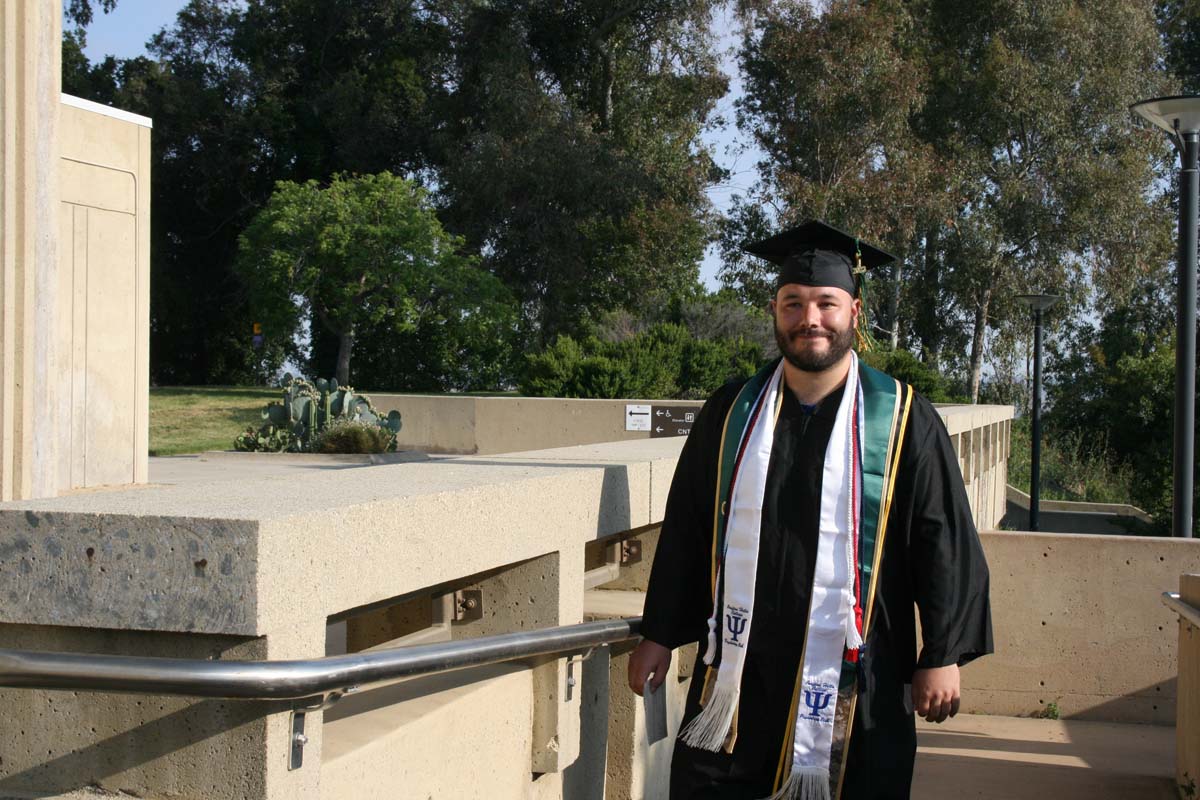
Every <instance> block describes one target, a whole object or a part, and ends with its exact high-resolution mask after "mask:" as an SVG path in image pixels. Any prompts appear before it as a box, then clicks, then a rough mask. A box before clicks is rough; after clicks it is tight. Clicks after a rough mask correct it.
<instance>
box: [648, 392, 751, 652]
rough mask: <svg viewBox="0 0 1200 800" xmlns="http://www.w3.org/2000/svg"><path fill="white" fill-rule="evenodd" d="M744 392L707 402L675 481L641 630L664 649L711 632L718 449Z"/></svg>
mask: <svg viewBox="0 0 1200 800" xmlns="http://www.w3.org/2000/svg"><path fill="white" fill-rule="evenodd" d="M739 388H740V387H739V385H737V384H727V385H726V386H724V387H722V388H721V389H718V390H717V392H716V393H715V394H714V395H713V396H712V397H710V398H709V400H708V402H706V403H705V404H704V408H703V409H701V411H700V414H699V415H698V417H697V418H696V423H695V425H694V426H693V427H692V432H691V434H690V435H689V436H688V438H687V441H686V442H685V443H684V446H683V450H682V452H681V453H680V454H679V462H678V464H677V465H676V468H675V476H674V478H673V479H672V480H671V490H670V492H669V494H668V495H667V506H666V512H665V514H664V517H663V524H662V532H661V533H660V534H659V538H658V549H657V551H656V552H655V554H654V565H653V566H652V567H651V569H650V582H649V585H648V586H647V588H646V602H645V610H644V611H643V612H642V627H641V634H642V636H643V637H644V638H646V639H649V640H651V641H653V642H657V643H658V644H661V645H663V646H664V647H669V648H672V649H674V648H676V647H679V646H681V645H684V644H690V643H691V642H696V641H700V640H701V639H703V638H704V637H705V636H707V634H708V615H709V613H710V612H711V611H712V586H711V577H710V574H711V564H712V514H713V503H714V499H713V498H714V493H715V492H716V474H717V464H716V458H717V450H718V447H719V445H720V439H721V428H722V427H723V425H724V422H725V414H726V411H727V410H728V409H729V406H730V405H731V404H732V403H733V399H734V397H735V396H736V394H737V390H738V389H739Z"/></svg>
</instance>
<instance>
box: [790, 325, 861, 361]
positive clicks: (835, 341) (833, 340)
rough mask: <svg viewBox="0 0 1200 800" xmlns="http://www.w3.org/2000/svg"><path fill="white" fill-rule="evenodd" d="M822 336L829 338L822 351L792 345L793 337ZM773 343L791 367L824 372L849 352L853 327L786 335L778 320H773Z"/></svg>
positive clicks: (852, 340) (852, 338) (852, 342)
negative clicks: (827, 347)
mask: <svg viewBox="0 0 1200 800" xmlns="http://www.w3.org/2000/svg"><path fill="white" fill-rule="evenodd" d="M817 337H824V338H826V339H828V340H829V349H828V350H826V351H825V352H824V353H814V352H812V351H810V350H804V351H800V350H797V349H796V348H793V347H792V339H793V338H797V339H799V338H817ZM775 343H776V344H777V345H779V352H781V353H783V357H784V358H786V359H787V362H788V363H789V364H791V365H792V366H793V367H795V368H796V369H799V370H803V371H804V372H824V371H825V370H827V369H829V368H830V367H832V366H834V365H835V364H837V363H838V362H839V361H841V360H842V358H844V357H845V355H846V353H848V352H850V348H851V346H853V344H854V328H853V327H849V328H846V330H844V331H834V332H829V331H819V332H816V333H810V334H809V335H808V336H804V334H800V333H795V334H792V335H788V334H786V333H784V332H783V331H781V330H780V329H779V323H778V321H776V322H775Z"/></svg>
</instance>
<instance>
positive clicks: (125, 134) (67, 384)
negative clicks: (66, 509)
mask: <svg viewBox="0 0 1200 800" xmlns="http://www.w3.org/2000/svg"><path fill="white" fill-rule="evenodd" d="M59 137H60V147H59V150H60V153H61V164H60V170H59V175H60V179H61V181H60V187H61V188H60V192H61V194H60V196H61V214H60V218H59V222H60V230H59V290H58V309H59V319H58V323H59V336H60V339H59V341H60V342H61V343H62V345H63V346H62V348H61V350H60V351H59V359H58V380H57V381H56V383H57V386H58V390H59V392H61V393H63V395H64V396H66V397H67V398H69V401H70V403H69V408H70V414H69V415H68V417H67V419H69V427H67V426H65V429H64V430H63V431H62V434H61V436H60V444H59V452H58V458H59V466H58V482H59V489H60V490H62V491H66V490H70V489H78V488H84V487H91V486H102V485H111V484H129V483H145V482H146V465H147V452H148V449H149V441H148V434H149V424H150V416H149V413H150V412H149V397H150V395H149V392H150V120H148V119H146V118H145V117H137V116H134V115H132V114H126V113H123V112H119V111H114V110H113V109H111V108H108V107H107V106H102V105H98V104H96V103H89V102H87V101H84V100H79V99H78V98H73V97H69V96H67V95H64V96H63V105H62V115H61V124H60V131H59Z"/></svg>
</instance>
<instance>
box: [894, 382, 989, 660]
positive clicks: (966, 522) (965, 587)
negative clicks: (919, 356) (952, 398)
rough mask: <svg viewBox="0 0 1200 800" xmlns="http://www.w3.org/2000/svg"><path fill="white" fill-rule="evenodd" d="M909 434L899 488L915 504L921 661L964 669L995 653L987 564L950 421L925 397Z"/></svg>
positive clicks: (912, 551)
mask: <svg viewBox="0 0 1200 800" xmlns="http://www.w3.org/2000/svg"><path fill="white" fill-rule="evenodd" d="M905 439H906V441H905V446H904V453H902V457H901V473H900V475H898V476H897V487H896V488H897V492H898V494H899V496H900V497H903V498H905V499H906V500H907V502H908V503H910V504H911V509H910V511H909V513H908V515H907V518H908V520H909V531H908V542H909V553H908V564H909V569H910V571H911V580H912V591H913V598H914V600H915V601H916V604H917V609H918V612H919V614H920V619H921V640H922V647H921V652H920V656H919V657H918V659H917V665H916V666H917V668H918V669H922V668H930V667H942V666H948V665H950V664H958V665H960V666H961V665H963V664H966V663H967V662H968V661H971V660H972V659H974V658H977V657H978V656H981V655H984V654H987V653H991V652H992V617H991V606H990V602H989V599H988V568H987V562H986V560H985V559H984V554H983V547H982V545H981V544H980V542H979V534H978V533H977V532H976V530H975V522H974V519H973V517H972V514H971V507H970V505H969V503H968V501H967V493H966V489H965V488H964V486H963V479H962V473H961V471H960V470H959V466H958V457H957V455H956V454H955V452H954V447H953V445H952V444H951V442H950V437H949V435H948V434H947V432H946V426H945V424H944V423H943V422H942V420H941V417H940V416H938V413H937V411H936V410H935V409H934V408H933V406H932V405H931V404H930V403H929V401H928V400H926V399H925V398H923V397H921V396H919V395H917V396H915V397H914V399H913V407H912V412H911V417H910V421H909V430H908V432H907V434H906V436H905Z"/></svg>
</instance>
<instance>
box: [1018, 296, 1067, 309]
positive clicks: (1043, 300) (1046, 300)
mask: <svg viewBox="0 0 1200 800" xmlns="http://www.w3.org/2000/svg"><path fill="white" fill-rule="evenodd" d="M1016 299H1017V302H1018V303H1020V304H1022V305H1025V306H1029V307H1030V308H1032V309H1033V310H1034V311H1045V310H1046V309H1047V308H1049V307H1050V306H1052V305H1054V304H1055V303H1057V302H1058V301H1059V300H1062V296H1061V295H1057V294H1019V295H1017V298H1016Z"/></svg>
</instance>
